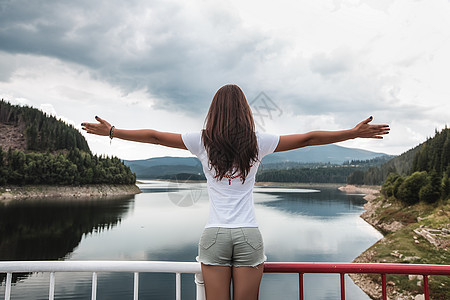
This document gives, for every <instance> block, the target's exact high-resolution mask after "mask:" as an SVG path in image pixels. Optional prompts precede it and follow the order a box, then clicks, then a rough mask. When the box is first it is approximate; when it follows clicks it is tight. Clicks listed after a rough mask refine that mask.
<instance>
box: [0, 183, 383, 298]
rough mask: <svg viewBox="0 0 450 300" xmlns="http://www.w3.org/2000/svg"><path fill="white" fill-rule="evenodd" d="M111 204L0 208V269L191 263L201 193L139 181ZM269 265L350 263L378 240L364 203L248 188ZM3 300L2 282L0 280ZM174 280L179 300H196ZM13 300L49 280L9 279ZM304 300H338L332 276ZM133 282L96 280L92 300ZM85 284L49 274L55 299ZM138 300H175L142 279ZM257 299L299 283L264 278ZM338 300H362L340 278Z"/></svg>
mask: <svg viewBox="0 0 450 300" xmlns="http://www.w3.org/2000/svg"><path fill="white" fill-rule="evenodd" d="M139 187H140V188H141V190H142V191H143V193H141V194H138V195H135V196H131V197H125V198H118V199H109V200H105V199H89V200H64V199H59V200H41V201H39V200H35V201H17V202H13V203H10V204H8V205H3V204H0V260H49V259H51V260H55V259H60V260H165V261H195V257H196V255H197V244H198V239H199V237H200V235H201V232H202V230H203V227H204V225H205V224H206V221H207V217H208V208H209V203H208V195H207V190H206V184H204V183H174V182H164V181H146V182H145V183H144V184H140V185H139ZM254 200H255V207H256V217H257V220H258V222H259V225H260V230H261V233H262V234H263V237H264V242H265V249H266V256H267V258H268V261H273V262H275V261H286V262H290V261H294V262H351V261H352V260H353V259H354V258H355V257H357V256H358V255H359V254H360V253H361V252H363V251H364V250H366V249H367V248H368V247H370V246H371V245H372V244H374V243H375V242H376V241H377V240H379V239H380V238H381V237H382V235H381V234H380V233H379V232H378V231H376V230H375V229H374V228H373V227H371V226H370V225H369V224H367V223H366V222H365V221H364V220H362V219H361V218H360V217H359V215H360V214H361V213H362V212H363V204H364V203H365V201H364V200H363V199H362V196H361V195H348V194H345V193H343V192H340V191H339V190H337V189H336V188H326V187H324V188H317V187H315V188H314V189H300V188H287V187H255V192H254ZM0 280H1V281H2V283H3V284H2V286H1V287H0V295H3V294H4V281H5V276H4V274H0ZM193 280H194V279H193V275H189V274H185V275H182V297H183V299H194V295H195V284H194V282H193ZM14 282H15V283H14V285H13V288H12V294H11V299H33V300H34V299H48V282H49V274H42V273H37V274H20V275H18V276H15V277H14ZM304 286H305V299H338V298H339V295H340V294H339V292H340V290H339V275H338V274H325V275H323V274H305V275H304ZM132 288H133V274H126V273H125V274H122V273H100V274H99V276H98V289H97V291H98V296H97V297H98V298H97V299H108V300H110V299H112V300H115V299H120V300H123V299H132V298H133V291H132ZM90 294H91V274H87V273H67V274H65V273H56V287H55V299H90ZM139 295H140V299H175V275H172V274H141V275H140V283H139ZM260 299H263V300H264V299H298V275H295V274H264V276H263V280H262V283H261V289H260ZM346 299H370V298H369V297H368V296H366V295H365V294H364V293H363V292H362V291H361V290H360V289H359V288H358V287H357V286H356V285H355V284H354V283H353V282H352V280H351V279H350V278H348V277H347V278H346Z"/></svg>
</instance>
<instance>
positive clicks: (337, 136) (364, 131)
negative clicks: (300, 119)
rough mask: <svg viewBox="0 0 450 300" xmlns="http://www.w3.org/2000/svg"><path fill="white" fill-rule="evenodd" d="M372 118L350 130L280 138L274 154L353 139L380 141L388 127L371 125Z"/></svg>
mask: <svg viewBox="0 0 450 300" xmlns="http://www.w3.org/2000/svg"><path fill="white" fill-rule="evenodd" d="M372 119H373V118H372V117H369V118H367V119H366V120H364V121H362V122H360V123H359V124H357V125H356V126H355V127H354V128H352V129H347V130H338V131H311V132H308V133H303V134H290V135H282V136H280V141H279V143H278V146H277V148H276V149H275V152H280V151H288V150H292V149H297V148H302V147H306V146H317V145H325V144H332V143H337V142H342V141H346V140H350V139H354V138H373V139H382V138H383V135H385V134H388V133H389V125H386V124H383V125H371V124H369V123H370V122H371V121H372Z"/></svg>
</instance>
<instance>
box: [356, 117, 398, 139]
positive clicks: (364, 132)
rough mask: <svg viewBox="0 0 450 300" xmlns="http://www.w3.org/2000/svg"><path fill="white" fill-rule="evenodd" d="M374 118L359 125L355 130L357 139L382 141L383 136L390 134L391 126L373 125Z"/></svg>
mask: <svg viewBox="0 0 450 300" xmlns="http://www.w3.org/2000/svg"><path fill="white" fill-rule="evenodd" d="M372 120H373V118H372V117H369V118H367V119H366V120H364V121H362V122H360V123H359V124H357V125H356V126H355V127H354V128H353V130H355V132H356V134H357V137H359V138H372V139H382V138H383V135H385V134H388V133H389V130H390V128H389V125H387V124H383V125H379V124H377V125H375V124H374V125H371V124H369V123H370V122H372Z"/></svg>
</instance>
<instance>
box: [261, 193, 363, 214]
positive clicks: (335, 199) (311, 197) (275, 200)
mask: <svg viewBox="0 0 450 300" xmlns="http://www.w3.org/2000/svg"><path fill="white" fill-rule="evenodd" d="M296 191H298V190H295V189H290V190H289V192H285V191H284V189H281V192H277V191H276V189H271V190H270V191H268V192H265V193H266V194H269V195H272V196H273V197H272V201H267V200H266V201H264V202H262V203H261V204H262V205H265V206H268V207H273V208H276V209H277V210H281V211H284V212H287V213H290V214H294V215H303V216H314V217H316V218H317V217H321V218H334V217H337V216H340V215H341V214H348V213H355V212H360V211H361V210H362V207H363V205H364V203H365V201H364V199H362V197H361V196H356V195H346V194H344V193H342V192H341V191H339V190H337V189H330V188H328V189H327V188H323V189H321V190H320V191H316V190H309V192H304V191H299V192H296ZM259 192H264V190H259Z"/></svg>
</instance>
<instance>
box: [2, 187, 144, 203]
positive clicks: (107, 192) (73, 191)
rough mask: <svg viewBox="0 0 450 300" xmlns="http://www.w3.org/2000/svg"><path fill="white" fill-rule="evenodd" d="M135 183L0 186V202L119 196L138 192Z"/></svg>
mask: <svg viewBox="0 0 450 300" xmlns="http://www.w3.org/2000/svg"><path fill="white" fill-rule="evenodd" d="M140 192H141V191H140V190H139V188H138V187H137V186H136V185H134V184H133V185H107V184H92V185H83V186H53V185H52V186H50V185H27V186H9V187H0V202H2V203H7V202H10V201H14V200H25V199H43V198H68V199H82V198H91V197H97V198H102V197H119V196H127V195H135V194H139V193H140Z"/></svg>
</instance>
